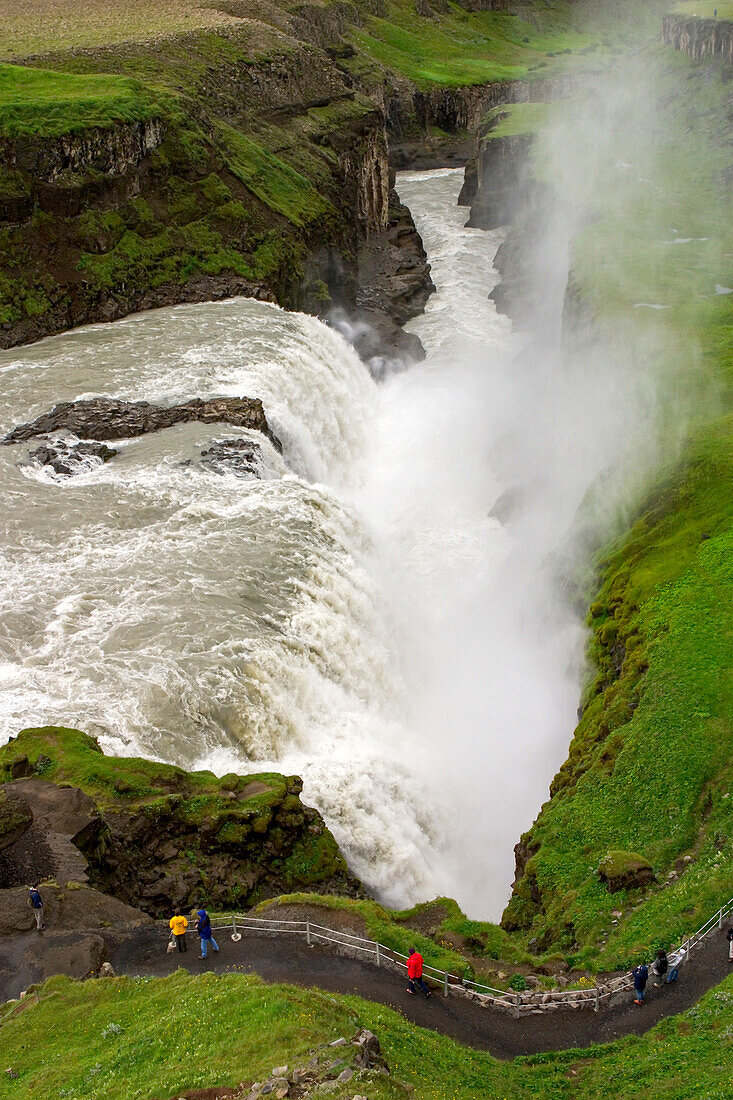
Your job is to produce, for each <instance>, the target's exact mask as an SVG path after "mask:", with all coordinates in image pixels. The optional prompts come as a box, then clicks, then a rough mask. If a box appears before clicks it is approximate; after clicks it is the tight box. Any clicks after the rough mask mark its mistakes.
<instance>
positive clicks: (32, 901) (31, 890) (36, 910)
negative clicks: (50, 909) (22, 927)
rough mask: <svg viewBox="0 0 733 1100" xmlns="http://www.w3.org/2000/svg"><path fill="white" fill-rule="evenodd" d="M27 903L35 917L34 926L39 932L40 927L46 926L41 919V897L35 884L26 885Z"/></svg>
mask: <svg viewBox="0 0 733 1100" xmlns="http://www.w3.org/2000/svg"><path fill="white" fill-rule="evenodd" d="M28 904H29V905H30V907H31V909H32V910H33V916H34V917H35V918H36V928H37V929H38V931H39V932H40V930H41V929H42V928H45V927H46V924H45V922H44V920H43V898H42V897H41V895H40V894H39V893H38V887H37V886H29V887H28Z"/></svg>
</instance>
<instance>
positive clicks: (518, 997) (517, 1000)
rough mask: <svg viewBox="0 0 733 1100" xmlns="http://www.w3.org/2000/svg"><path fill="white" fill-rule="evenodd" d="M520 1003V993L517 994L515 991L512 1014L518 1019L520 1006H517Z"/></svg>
mask: <svg viewBox="0 0 733 1100" xmlns="http://www.w3.org/2000/svg"><path fill="white" fill-rule="evenodd" d="M521 1003H522V998H521V997H520V995H519V994H518V993H517V995H516V997H515V999H514V1015H515V1017H516V1018H517V1019H519V1015H520V1008H519V1006H520V1005H521Z"/></svg>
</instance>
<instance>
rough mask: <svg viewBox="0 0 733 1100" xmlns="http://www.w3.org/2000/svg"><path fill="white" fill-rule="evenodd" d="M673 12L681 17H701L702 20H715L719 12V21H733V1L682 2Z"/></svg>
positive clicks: (685, 0)
mask: <svg viewBox="0 0 733 1100" xmlns="http://www.w3.org/2000/svg"><path fill="white" fill-rule="evenodd" d="M672 11H673V12H677V13H679V14H680V15H695V16H699V18H700V19H713V18H714V13H715V12H716V11H717V13H718V16H717V18H718V19H733V0H681V3H679V4H675V5H674V7H673V8H672Z"/></svg>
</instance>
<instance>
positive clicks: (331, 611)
mask: <svg viewBox="0 0 733 1100" xmlns="http://www.w3.org/2000/svg"><path fill="white" fill-rule="evenodd" d="M461 182H462V173H461V172H460V171H453V170H442V171H436V172H427V173H416V174H404V173H403V174H402V175H401V176H400V177H399V178H398V188H399V191H400V195H401V197H402V199H403V201H405V202H406V203H407V204H408V205H409V206H410V207H411V209H412V211H413V214H414V216H415V220H416V222H417V225H418V228H419V229H420V232H421V233H422V235H423V239H424V241H425V245H426V248H427V251H428V254H429V257H430V260H431V263H432V265H433V278H434V281H435V283H436V286H437V288H438V290H437V294H435V295H433V297H432V298H431V299H430V301H429V303H428V307H427V310H426V312H425V314H424V315H423V316H421V317H419V318H417V319H416V320H414V321H413V322H412V324H411V325H410V326H409V327H410V328H411V329H412V330H413V331H415V332H417V333H418V334H419V335H420V337H421V339H422V340H423V343H424V345H425V347H426V349H427V352H428V355H427V359H426V361H425V362H424V363H422V364H420V365H418V366H415V367H413V368H411V369H410V370H409V371H406V372H404V373H402V374H396V375H392V376H391V377H389V378H388V379H387V380H386V381H384V382H382V383H376V382H375V381H374V380H373V379H372V377H371V376H370V374H369V372H368V371H367V369H366V368H365V366H364V365H363V364H362V363H361V361H360V360H359V359H358V357H357V356H356V355H355V353H354V352H353V351H352V349H351V348H350V347H349V346H348V345H347V343H346V342H345V340H344V339H343V338H342V337H341V336H340V335H339V334H338V333H336V332H335V331H333V330H331V329H329V328H328V327H326V326H325V325H324V324H322V323H321V322H319V321H318V320H316V319H314V318H312V317H308V316H304V315H299V314H292V313H286V312H284V311H282V310H280V309H278V308H277V307H274V306H270V305H266V304H262V303H258V302H254V301H249V300H243V299H241V300H240V299H236V300H232V301H227V302H221V303H213V304H204V305H193V306H180V307H176V308H173V309H163V310H157V311H154V312H150V313H147V314H143V315H139V316H135V317H131V318H128V319H126V320H123V321H118V322H116V323H114V324H112V325H99V326H93V327H88V328H84V329H79V330H76V331H74V332H71V333H67V334H64V335H62V336H58V337H54V338H52V339H49V340H45V341H42V342H40V343H38V344H36V345H33V346H30V347H26V348H22V349H20V350H14V351H8V352H3V353H2V354H0V374H1V375H2V393H3V397H4V405H3V408H2V415H1V423H0V428H1V429H2V431H3V432H4V431H6V430H8V429H9V428H11V427H13V426H14V425H16V424H19V423H21V422H25V421H27V420H29V419H31V418H33V417H34V416H36V415H38V414H39V413H41V412H44V411H47V410H49V409H50V408H51V407H52V406H53V405H54V404H56V403H57V402H59V401H65V400H66V401H68V400H73V399H77V398H81V397H89V396H93V395H109V396H116V397H123V398H128V399H137V400H139V399H145V400H148V401H152V402H157V403H162V404H175V403H178V402H179V401H181V400H183V399H187V398H190V397H194V396H195V397H207V396H219V395H234V396H241V395H247V396H258V397H261V398H262V401H263V403H264V406H265V410H266V412H267V417H268V420H269V422H270V424H271V426H272V428H273V429H274V431H275V433H276V434H277V436H278V437H279V438H280V439H281V440H282V442H283V454H282V456H281V455H280V454H278V453H277V451H276V450H275V449H274V448H273V447H272V446H271V445H270V444H269V443H268V442H267V441H265V440H262V439H260V440H259V442H260V444H261V445H262V470H261V472H262V477H261V478H259V479H250V480H243V479H242V478H241V477H237V476H235V475H234V474H233V473H232V472H226V471H224V472H222V471H221V470H218V471H217V470H214V469H211V468H210V467H207V466H205V465H202V464H201V462H200V457H201V452H202V451H203V450H205V449H206V448H207V447H210V446H211V443H212V441H215V440H221V439H231V438H234V437H245V438H246V437H248V433H247V432H244V431H242V430H239V429H233V428H230V427H228V426H227V425H223V424H218V425H204V424H198V423H192V424H183V425H179V426H178V427H175V428H170V429H167V430H165V431H161V432H158V433H156V434H151V435H147V436H143V437H140V438H138V439H134V440H130V441H127V442H124V443H122V444H120V445H119V447H120V452H121V453H120V454H119V455H118V456H117V457H116V458H114V459H113V460H112V461H110V462H108V463H107V464H106V465H104V466H95V467H90V468H89V469H88V470H85V471H84V472H82V473H80V474H78V475H76V476H75V477H72V478H68V479H60V478H58V477H55V476H52V475H51V474H50V473H49V472H48V469H47V468H46V469H40V468H38V467H34V466H32V465H22V464H19V463H20V460H21V459H24V458H25V457H26V455H27V453H28V451H29V450H30V449H32V446H29V445H18V446H14V447H3V448H0V476H1V477H2V485H3V518H2V533H3V538H2V608H1V610H2V629H1V632H0V686H1V689H2V694H1V696H0V721H1V723H2V725H1V727H0V737H1V738H2V740H6V739H7V738H8V737H9V736H12V735H13V734H14V733H16V732H17V731H18V730H19V729H21V728H23V727H24V726H29V725H42V724H47V723H54V724H65V725H73V726H77V727H80V728H82V729H84V730H86V731H88V732H90V733H94V734H95V735H96V736H98V737H99V740H100V743H101V744H102V746H103V747H104V748H105V749H107V750H108V751H111V752H114V753H118V754H128V755H129V754H143V755H153V756H156V757H159V758H162V759H164V760H168V761H171V762H175V763H180V764H183V765H184V766H188V767H190V766H192V765H194V766H202V767H210V768H213V769H214V770H215V771H217V772H219V773H220V774H223V773H224V772H227V771H232V770H236V769H245V770H250V771H252V770H266V769H278V770H284V771H287V772H298V773H300V774H302V775H303V777H304V780H305V797H306V799H307V800H308V801H310V802H311V803H312V804H314V805H316V806H318V808H319V809H320V810H321V811H322V812H323V814H324V816H325V817H326V820H327V821H328V823H329V825H330V826H331V827H332V829H333V830H334V833H335V834H336V836H337V838H338V840H339V841H340V843H341V844H342V845H343V847H344V850H345V852H346V854H347V856H348V857H349V859H350V862H351V865H352V867H353V869H354V870H355V871H356V872H357V873H358V874H360V875H361V876H362V877H363V878H364V879H365V881H366V882H367V883H368V884H369V885H370V886H371V887H372V888H373V889H375V890H377V891H378V892H379V893H380V895H381V896H382V897H384V898H385V899H386V900H388V901H391V902H410V901H415V900H418V899H420V898H425V897H428V896H430V895H434V894H436V893H449V894H453V895H454V896H456V897H457V898H458V899H459V900H460V901H461V902H462V903H463V904H464V905H466V906H467V907H468V908H469V910H470V911H471V912H472V913H474V914H475V915H483V916H494V917H497V916H498V914H499V913H500V911H501V908H502V906H503V903H504V902H505V900H506V898H507V896H508V888H509V883H510V881H511V874H512V845H513V844H514V843H515V842H516V840H517V839H518V837H519V835H520V833H521V831H522V830H523V829H524V828H526V827H527V826H528V825H529V824H530V823H531V821H532V818H533V817H534V814H535V813H536V811H537V809H538V807H539V805H540V804H541V802H542V801H543V800H544V798H545V797H546V791H547V784H548V781H549V779H550V777H551V775H552V774H553V771H554V769H555V768H556V766H557V764H558V763H559V762H560V760H561V759H562V757H563V755H564V753H565V751H566V747H567V741H568V736H569V732H570V730H571V728H572V723H573V718H574V709H575V706H576V702H577V690H578V689H577V683H578V662H577V649H578V647H577V642H578V637H579V631H578V627H577V625H576V624H574V623H573V622H572V620H569V619H568V620H566V619H565V618H563V616H562V615H561V614H559V612H558V609H557V606H556V604H555V602H554V590H553V582H552V579H551V576H550V573H549V571H548V570H547V569H545V568H544V562H545V560H546V558H547V555H548V554H550V553H551V552H552V550H553V549H554V548H555V546H556V545H557V543H558V541H559V540H560V538H561V537H562V535H563V532H564V530H565V528H566V526H567V524H568V522H569V520H570V518H571V516H572V512H573V509H574V508H575V506H576V504H577V501H578V499H579V496H580V495H581V493H582V490H583V488H584V487H585V485H587V483H588V477H587V476H585V475H584V477H583V478H579V479H578V478H576V479H573V478H572V477H570V478H564V477H563V476H561V475H562V471H563V469H564V468H566V464H567V461H568V455H567V453H566V450H563V448H562V447H561V448H560V449H559V452H558V448H557V445H556V441H555V443H553V442H552V440H553V439H555V437H556V435H557V432H556V430H555V429H556V427H557V425H558V423H560V424H561V423H562V416H563V409H564V408H565V403H564V395H563V390H562V386H559V387H558V386H557V385H556V384H555V383H554V382H553V381H552V380H551V378H550V376H549V374H548V370H547V367H546V365H545V364H535V365H532V364H529V365H528V364H524V366H523V367H522V369H521V370H520V369H519V368H518V367H517V366H516V364H515V362H514V357H515V356H516V353H517V351H518V350H519V345H518V343H517V338H516V337H515V336H513V335H512V333H511V326H510V324H509V322H508V321H507V320H506V318H504V317H502V316H499V315H498V314H497V313H496V311H495V309H494V307H493V304H492V303H491V302H490V301H489V300H488V297H487V295H488V292H489V291H490V289H491V287H492V286H493V285H494V283H495V281H496V275H495V273H494V272H493V269H492V258H493V256H494V253H495V251H496V249H497V247H498V245H499V243H500V240H501V236H500V234H498V233H482V232H480V231H478V230H469V229H465V228H464V223H465V220H466V215H467V211H466V210H465V209H464V208H459V207H458V206H457V205H456V198H457V194H458V191H459V189H460V185H461ZM548 426H549V427H548ZM560 430H561V429H560ZM248 438H254V435H250V436H249V437H248ZM507 491H509V497H507ZM502 494H504V495H503V496H502ZM507 499H509V501H510V505H511V506H510V507H508V508H507V506H506V502H507ZM499 500H503V501H504V506H503V507H499V508H497V515H496V516H494V515H492V508H493V507H494V505H495V504H496V502H497V501H499ZM512 501H513V502H514V503H513V504H511V502H512ZM517 502H518V503H517Z"/></svg>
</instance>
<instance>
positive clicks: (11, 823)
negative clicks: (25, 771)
mask: <svg viewBox="0 0 733 1100" xmlns="http://www.w3.org/2000/svg"><path fill="white" fill-rule="evenodd" d="M32 824H33V811H32V810H31V807H30V804H29V802H28V800H27V799H25V798H23V796H22V795H21V794H20V793H18V792H17V791H14V790H12V788H9V787H0V850H2V849H3V848H8V847H10V845H11V844H15V843H16V841H18V840H20V838H21V837H22V836H23V834H24V833H25V832H27V831H28V829H30V827H31V825H32Z"/></svg>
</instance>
